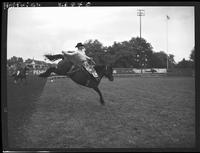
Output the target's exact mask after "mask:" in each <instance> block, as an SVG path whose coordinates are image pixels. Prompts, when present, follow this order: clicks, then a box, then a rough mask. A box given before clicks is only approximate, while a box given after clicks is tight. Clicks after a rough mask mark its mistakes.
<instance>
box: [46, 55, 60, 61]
mask: <svg viewBox="0 0 200 153" xmlns="http://www.w3.org/2000/svg"><path fill="white" fill-rule="evenodd" d="M44 56H45V57H46V58H47V59H49V60H50V61H56V60H58V59H64V56H63V55H62V54H56V55H50V54H46V55H44Z"/></svg>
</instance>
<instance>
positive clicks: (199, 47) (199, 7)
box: [1, 1, 200, 152]
mask: <svg viewBox="0 0 200 153" xmlns="http://www.w3.org/2000/svg"><path fill="white" fill-rule="evenodd" d="M70 2H71V1H70ZM70 2H69V3H70ZM73 2H74V1H73ZM90 2H91V1H90ZM10 3H12V2H10ZM38 3H40V4H41V7H57V6H58V5H57V4H58V2H38ZM76 3H77V2H76ZM93 6H102V7H103V6H194V7H195V50H196V52H195V100H196V103H195V104H196V105H195V106H196V107H195V111H196V112H195V113H196V128H195V132H196V146H195V147H194V148H96V149H93V148H69V149H68V148H65V149H62V148H60V149H59V148H58V149H49V148H40V149H36V148H29V149H19V148H9V147H8V141H7V138H8V137H7V111H6V109H7V104H6V101H7V86H6V82H7V77H6V75H7V72H6V64H7V63H6V59H7V17H8V16H7V15H8V11H7V9H5V8H4V5H3V2H2V3H1V10H2V11H1V17H2V24H1V32H2V33H1V115H2V118H1V119H2V122H1V123H2V126H1V127H2V146H3V150H4V151H20V152H21V151H30V152H35V151H49V152H66V151H67V152H93V151H94V152H99V151H102V152H133V151H139V152H141V151H142V152H143V151H150V152H154V151H155V152H157V151H159V152H160V151H162V152H171V151H173V152H179V151H183V152H189V151H190V152H199V151H200V131H199V130H200V104H199V103H198V102H199V101H200V97H199V94H198V91H199V89H200V87H199V83H200V78H199V72H200V64H199V63H200V62H199V61H200V55H199V52H200V43H199V40H200V26H199V24H200V2H197V1H185V2H178V1H175V2H174V1H165V2H156V1H154V2H145V1H142V2H141V1H137V2H128V1H125V2H110V1H109V2H106V1H104V2H98V1H96V2H91V5H90V7H93ZM68 7H70V6H68ZM75 7H76V6H75ZM83 7H84V6H83Z"/></svg>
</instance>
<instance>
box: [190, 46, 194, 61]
mask: <svg viewBox="0 0 200 153" xmlns="http://www.w3.org/2000/svg"><path fill="white" fill-rule="evenodd" d="M190 60H191V61H193V62H194V60H195V49H194V48H193V49H192V51H191V53H190Z"/></svg>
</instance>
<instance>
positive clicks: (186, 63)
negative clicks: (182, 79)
mask: <svg viewBox="0 0 200 153" xmlns="http://www.w3.org/2000/svg"><path fill="white" fill-rule="evenodd" d="M176 67H177V68H192V67H193V62H192V61H189V60H185V58H183V59H182V60H181V61H180V62H179V63H178V64H177V66H176Z"/></svg>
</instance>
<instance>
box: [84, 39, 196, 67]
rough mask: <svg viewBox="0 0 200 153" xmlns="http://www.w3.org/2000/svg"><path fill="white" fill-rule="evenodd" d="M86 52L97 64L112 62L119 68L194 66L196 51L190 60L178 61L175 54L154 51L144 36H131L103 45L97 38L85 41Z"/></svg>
mask: <svg viewBox="0 0 200 153" xmlns="http://www.w3.org/2000/svg"><path fill="white" fill-rule="evenodd" d="M84 45H85V47H86V54H87V55H88V56H91V57H93V58H94V60H95V61H96V63H97V64H112V65H113V67H118V68H166V67H167V59H168V68H193V67H194V52H195V49H192V51H191V54H190V60H185V59H184V58H183V59H182V60H181V61H180V62H178V63H176V62H175V60H174V55H173V54H169V55H167V54H166V53H165V52H164V51H160V52H154V51H153V47H152V45H151V44H150V43H149V42H147V41H146V40H145V39H144V38H139V37H136V38H134V37H133V38H131V39H130V40H129V41H123V42H114V43H113V45H112V46H108V47H107V46H103V44H102V43H101V42H100V41H98V40H97V39H96V40H87V41H86V42H85V43H84Z"/></svg>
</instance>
